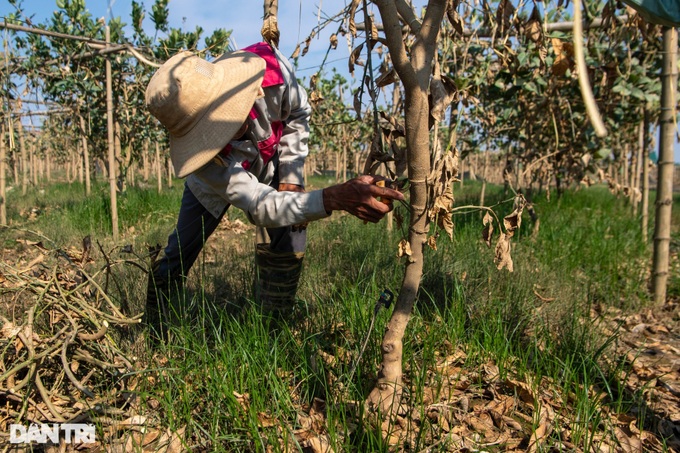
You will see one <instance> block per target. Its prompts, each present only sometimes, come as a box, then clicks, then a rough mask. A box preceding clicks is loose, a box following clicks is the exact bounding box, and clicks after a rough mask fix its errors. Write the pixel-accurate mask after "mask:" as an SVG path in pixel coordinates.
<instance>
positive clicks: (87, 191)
mask: <svg viewBox="0 0 680 453" xmlns="http://www.w3.org/2000/svg"><path fill="white" fill-rule="evenodd" d="M78 116H79V117H80V140H81V143H82V147H83V166H84V167H85V196H87V197H89V196H90V193H91V192H92V183H91V180H90V150H89V148H88V146H87V133H86V131H87V129H86V128H85V118H83V115H78Z"/></svg>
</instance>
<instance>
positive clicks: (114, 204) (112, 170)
mask: <svg viewBox="0 0 680 453" xmlns="http://www.w3.org/2000/svg"><path fill="white" fill-rule="evenodd" d="M110 39H111V38H110V29H109V26H108V25H107V26H106V42H107V43H108V42H109V40H110ZM107 46H108V44H107ZM109 58H110V57H107V58H106V126H107V130H108V149H109V194H110V198H111V231H112V234H113V240H114V241H117V240H118V196H117V193H116V156H115V150H114V143H113V142H114V130H113V127H114V126H113V92H112V91H113V90H112V87H111V60H109Z"/></svg>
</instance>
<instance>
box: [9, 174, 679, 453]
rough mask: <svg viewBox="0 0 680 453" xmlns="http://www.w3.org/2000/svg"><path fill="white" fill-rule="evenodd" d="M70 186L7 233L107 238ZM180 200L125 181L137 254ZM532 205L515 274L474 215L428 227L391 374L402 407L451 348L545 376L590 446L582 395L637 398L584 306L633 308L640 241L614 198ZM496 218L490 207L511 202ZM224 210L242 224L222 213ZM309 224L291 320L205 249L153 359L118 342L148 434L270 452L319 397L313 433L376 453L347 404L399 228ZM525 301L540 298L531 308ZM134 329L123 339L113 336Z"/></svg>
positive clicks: (71, 241) (129, 236) (626, 406)
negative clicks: (177, 431)
mask: <svg viewBox="0 0 680 453" xmlns="http://www.w3.org/2000/svg"><path fill="white" fill-rule="evenodd" d="M316 183H317V184H320V185H321V184H323V181H317V182H316ZM478 189H479V186H478V185H476V184H471V183H468V182H466V185H465V188H464V190H462V191H458V192H457V193H456V204H457V205H466V204H474V203H475V200H476V197H477V194H478ZM78 192H79V188H76V187H74V186H66V185H63V186H55V187H54V188H50V190H49V194H40V193H31V194H29V196H27V197H26V198H23V199H21V200H17V201H16V204H15V205H13V207H12V209H11V214H10V218H11V219H12V222H13V224H14V225H15V226H16V228H15V229H13V230H11V232H12V235H14V236H12V237H15V236H17V235H22V234H26V235H28V236H30V234H31V233H26V230H31V231H33V232H39V234H41V235H43V236H45V237H48V238H51V239H52V240H53V241H54V242H55V243H56V244H58V245H59V246H60V247H65V246H69V245H77V244H79V241H80V239H81V238H82V237H83V236H84V235H87V234H90V235H92V236H93V239H100V240H102V241H104V242H107V243H110V239H107V238H108V236H109V235H110V226H109V223H110V218H109V216H108V214H107V212H108V209H107V203H108V202H107V192H106V188H105V187H104V186H101V187H100V186H97V187H96V189H94V190H93V195H92V196H91V197H90V198H89V199H88V200H83V199H82V197H77V196H76V195H74V193H76V194H77V193H78ZM486 197H487V200H489V203H498V202H501V201H502V200H504V199H505V198H507V197H504V195H503V192H502V188H497V187H489V188H487V195H486ZM180 198H181V187H180V184H175V188H173V189H172V190H170V191H165V192H163V193H161V194H157V193H156V192H155V190H140V189H129V190H128V191H127V192H126V193H125V194H124V195H122V196H121V197H120V198H119V202H120V204H119V215H120V220H121V231H124V241H128V242H130V243H134V244H135V248H136V250H142V249H143V247H146V246H147V245H153V244H155V243H157V242H160V243H162V244H164V241H165V237H166V236H167V234H168V233H169V232H170V229H171V228H172V226H173V224H174V221H175V215H176V212H177V209H178V207H179V201H180ZM533 202H534V204H535V209H536V212H537V214H538V217H539V219H540V229H539V233H538V235H536V236H534V235H532V233H531V232H532V228H533V226H534V225H533V222H532V221H531V220H530V219H529V217H528V216H527V215H526V214H525V216H524V220H523V224H522V227H521V229H520V231H519V233H518V234H517V235H516V236H515V237H514V238H513V250H512V252H513V260H514V263H515V272H514V273H508V272H507V271H505V270H503V271H498V270H497V269H496V267H495V265H494V263H493V249H488V248H487V247H486V246H485V245H484V244H482V242H481V229H482V225H481V215H480V214H479V213H477V212H474V213H467V214H462V215H457V216H455V218H454V222H455V224H456V227H455V233H454V238H453V241H449V240H448V238H446V237H445V235H441V236H440V237H439V239H438V250H437V251H433V250H429V249H428V250H427V252H426V262H425V269H424V275H423V279H422V284H421V291H420V295H419V298H418V302H417V304H416V308H415V312H414V314H413V317H412V319H411V321H410V324H409V327H408V330H407V335H406V338H405V343H404V364H405V371H406V376H405V378H406V381H407V384H408V386H409V388H410V389H412V394H411V396H410V398H411V403H412V404H416V405H417V404H418V402H422V401H423V398H424V392H425V388H426V387H431V386H432V385H433V382H434V383H435V384H436V383H437V382H439V381H437V379H438V378H437V377H433V376H432V373H431V370H433V369H435V367H436V365H437V361H438V360H439V359H440V358H441V356H442V354H445V353H446V351H451V350H455V349H457V348H459V349H462V350H464V351H465V353H466V354H467V359H466V361H465V368H466V369H468V370H470V371H474V370H475V369H476V368H477V367H479V366H481V365H483V364H485V363H488V362H489V361H492V362H493V363H495V364H496V365H497V366H498V369H499V372H500V374H501V376H502V377H503V378H505V377H514V378H523V377H527V376H533V377H534V381H535V382H540V379H541V378H542V377H546V378H549V379H550V380H551V382H554V383H555V385H556V387H557V388H558V389H559V391H560V392H561V394H562V395H563V396H565V401H566V400H567V398H566V396H567V395H573V396H572V397H570V398H573V399H574V400H573V401H570V402H569V403H568V406H567V405H565V407H564V408H563V411H564V412H565V413H568V414H569V416H570V417H571V418H572V419H573V420H574V426H576V427H577V428H575V429H574V430H573V437H572V439H573V440H572V441H573V442H574V443H575V444H577V446H579V447H580V448H582V449H584V450H589V449H590V448H591V447H593V448H594V446H595V445H596V444H595V443H594V442H595V441H594V439H593V432H594V431H595V430H596V429H598V425H599V424H600V422H601V419H600V418H599V417H600V411H601V406H600V405H599V404H598V402H597V401H594V400H593V399H592V393H591V392H590V389H591V388H597V389H598V390H599V391H601V392H603V393H604V394H605V396H606V404H608V405H609V406H610V407H611V408H612V410H615V411H622V412H626V411H628V410H630V409H631V407H632V406H633V405H634V404H635V402H636V400H635V395H631V394H630V392H626V389H625V388H623V384H622V382H621V376H622V375H623V373H625V372H626V369H625V367H624V366H623V365H622V364H620V363H619V364H618V365H611V363H612V362H611V361H608V360H605V358H606V354H607V352H608V348H609V346H610V345H611V343H612V341H614V340H615V339H616V338H615V337H614V336H603V335H602V334H601V331H600V329H599V326H598V320H595V321H594V322H592V320H591V317H590V314H591V309H592V308H593V307H595V306H598V305H602V306H608V307H617V308H621V309H624V310H628V311H636V310H640V309H642V308H643V307H646V306H648V304H650V303H651V302H650V301H651V299H650V296H649V294H648V292H647V286H646V285H647V282H646V278H647V277H646V274H645V273H644V272H643V266H644V265H645V264H646V263H648V262H649V260H650V259H651V249H650V246H649V245H648V244H643V243H642V242H641V234H640V231H639V220H638V219H636V218H632V217H631V216H630V214H629V211H630V209H629V207H628V205H627V204H626V203H625V202H624V201H622V200H618V199H616V198H614V197H613V196H612V195H610V194H609V193H608V192H607V191H606V190H604V189H601V188H591V189H589V190H581V191H578V192H566V193H565V194H564V195H563V196H561V197H557V196H556V194H552V198H551V199H550V200H547V199H546V198H545V196H543V195H539V196H537V197H535V198H534V199H533ZM679 203H680V200H677V199H676V206H678V205H679ZM31 207H37V208H38V209H39V210H40V214H39V215H38V218H37V219H35V220H31V221H26V220H25V219H22V218H20V216H19V213H20V212H22V211H24V212H26V211H27V210H29V209H30V208H31ZM674 208H675V206H674ZM496 210H497V212H498V213H499V216H501V217H502V216H503V215H506V214H508V213H509V212H510V211H511V210H512V203H502V204H500V205H498V206H497V208H496ZM675 212H676V213H677V212H678V209H675ZM230 216H231V217H232V218H241V219H242V218H243V217H242V215H241V214H239V213H237V212H232V213H230ZM676 218H677V215H676ZM650 223H652V224H653V218H652V219H651V220H650ZM676 225H677V224H676ZM308 232H309V245H308V252H307V256H306V258H305V260H306V261H305V268H304V272H303V277H302V283H301V287H300V290H299V292H298V295H299V297H300V305H299V307H298V308H299V310H298V315H299V316H297V317H296V318H295V319H293V320H290V321H289V322H283V323H281V322H278V323H272V322H270V320H268V319H267V318H265V317H263V316H261V315H260V314H259V313H258V312H257V310H254V309H253V308H252V307H250V303H249V299H250V297H251V294H250V286H249V275H250V270H251V263H252V245H251V246H246V247H244V249H243V250H241V251H240V252H237V251H234V250H225V249H224V248H221V247H222V246H221V245H220V244H215V245H216V247H217V249H218V251H220V250H221V251H222V252H224V255H223V256H227V257H228V259H218V260H216V262H214V263H209V262H207V261H205V260H203V261H202V260H201V259H199V262H198V263H197V265H196V267H195V269H194V271H193V274H192V279H191V282H190V285H189V289H188V292H187V294H186V298H185V300H184V301H183V304H184V305H183V310H182V315H181V316H180V320H179V322H178V323H177V325H175V326H174V328H173V340H172V341H171V342H170V343H169V344H168V345H164V346H161V347H160V350H158V351H156V354H157V356H156V359H151V352H150V351H149V350H148V349H145V348H144V347H143V346H140V345H139V343H137V345H136V346H135V347H136V348H138V350H137V352H139V353H140V354H141V355H142V356H143V357H145V359H146V360H147V361H148V366H147V369H145V370H142V374H143V375H144V376H149V377H151V376H153V381H149V382H147V384H146V385H143V386H142V390H141V393H140V396H141V397H142V401H145V402H150V401H154V402H157V405H155V406H154V407H156V409H155V410H153V411H152V412H153V413H154V416H155V417H157V419H158V420H159V421H160V423H162V424H163V426H169V427H171V428H180V427H186V429H187V433H188V438H189V439H192V440H193V441H194V442H196V443H197V444H199V445H201V444H202V445H203V446H204V447H205V448H208V449H209V450H211V451H230V452H231V451H266V450H267V448H268V447H267V446H270V448H272V449H273V450H274V451H279V443H278V442H279V439H281V438H284V439H292V432H290V429H291V427H293V428H295V427H299V419H298V415H299V414H298V411H299V409H300V408H301V407H308V406H309V405H311V404H313V402H314V399H315V398H319V399H321V400H324V401H326V402H327V408H326V409H327V418H328V421H327V423H326V428H327V429H328V435H329V437H330V439H331V441H332V442H335V444H336V446H337V448H336V451H337V450H344V451H376V452H377V451H388V446H386V445H385V444H384V442H383V440H382V439H381V436H380V433H379V431H376V430H374V429H371V428H370V427H368V426H357V425H358V423H359V422H358V417H359V415H360V410H357V409H356V407H355V406H356V405H355V403H354V402H355V401H362V400H363V399H364V398H365V397H366V394H367V392H368V391H369V390H370V388H371V386H372V380H373V378H374V377H375V374H376V370H377V367H378V364H379V363H380V347H379V346H380V337H381V334H382V332H384V327H385V324H386V322H387V320H388V317H389V312H388V311H386V310H382V311H380V312H379V313H378V314H377V316H376V322H375V327H374V329H373V330H372V331H371V332H369V331H368V328H369V325H370V322H371V316H372V314H373V309H374V303H375V301H376V299H377V297H378V296H379V294H380V292H381V291H382V290H383V289H385V288H388V289H391V290H392V291H394V292H395V293H396V292H397V291H398V289H399V285H400V282H401V277H402V275H403V262H400V261H399V260H398V259H397V258H396V244H397V243H398V241H399V239H400V238H401V235H402V233H401V231H400V230H399V228H396V227H395V230H394V231H393V232H392V233H388V232H387V231H386V230H385V225H384V224H383V223H381V224H378V225H371V224H369V225H364V224H363V223H362V222H360V221H357V220H356V219H353V218H351V217H350V216H346V215H344V216H343V215H337V214H336V215H335V216H334V217H333V219H331V220H323V221H320V222H315V223H313V224H311V225H310V226H309V230H308ZM2 234H3V235H4V236H5V243H6V244H8V243H11V242H12V240H11V238H10V237H9V232H8V231H7V230H5V231H4V232H3V233H2ZM28 236H27V237H28ZM674 237H675V238H678V233H677V230H676V231H675V232H674ZM242 240H243V241H244V242H248V241H249V240H248V239H247V237H243V238H242ZM676 241H677V239H676ZM126 243H127V242H126ZM677 278H678V276H677V275H676V276H674V277H671V282H673V281H675V282H677ZM115 279H117V281H118V286H117V287H118V288H122V290H120V292H119V293H118V294H112V297H115V298H117V300H122V299H125V301H126V302H127V303H129V304H131V305H132V306H133V307H135V308H136V309H139V308H140V307H142V306H143V297H144V294H145V293H144V291H145V284H146V282H145V275H144V274H143V273H142V272H141V271H139V270H138V269H136V268H132V267H118V268H116V274H115ZM674 279H675V280H674ZM678 286H680V285H678ZM114 292H115V291H114ZM537 293H538V294H540V296H542V297H544V298H546V299H547V298H549V299H552V301H551V302H549V303H545V302H543V301H541V300H540V298H539V297H538V296H537ZM140 333H142V331H141V330H140V331H134V332H131V335H130V338H131V340H130V342H131V343H132V339H134V338H135V337H136V336H137V335H139V334H140ZM369 334H370V335H371V337H370V342H369V346H368V348H367V350H366V352H365V354H364V355H363V357H362V359H361V361H360V362H358V363H357V362H356V358H357V355H358V353H359V349H360V346H361V344H362V343H363V341H364V339H365V338H366V336H367V335H369ZM158 357H161V358H163V359H164V360H163V361H161V362H158ZM354 365H356V373H355V374H354V377H353V380H352V381H351V382H349V381H348V380H347V377H348V375H349V372H350V370H351V369H352V368H353V366H354ZM240 395H245V396H244V398H247V404H246V403H244V401H243V399H241V397H240ZM565 404H566V403H565ZM269 421H271V423H269ZM423 429H424V428H423ZM349 431H352V433H353V434H352V435H348V432H349ZM423 432H424V431H423ZM415 442H416V444H415V445H414V448H415V449H416V451H419V450H422V449H424V448H426V447H427V445H426V443H425V442H426V440H425V437H424V436H420V437H418V438H417V439H416V441H415Z"/></svg>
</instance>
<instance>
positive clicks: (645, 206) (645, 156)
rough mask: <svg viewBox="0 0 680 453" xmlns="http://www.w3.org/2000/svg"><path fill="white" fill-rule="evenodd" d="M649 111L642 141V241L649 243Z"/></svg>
mask: <svg viewBox="0 0 680 453" xmlns="http://www.w3.org/2000/svg"><path fill="white" fill-rule="evenodd" d="M649 123H650V121H649V110H647V109H645V112H644V121H643V130H642V134H643V139H642V218H641V222H642V226H641V229H642V240H643V241H644V242H645V243H647V241H648V240H649V238H648V237H647V236H648V234H647V230H648V228H649Z"/></svg>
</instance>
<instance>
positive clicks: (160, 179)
mask: <svg viewBox="0 0 680 453" xmlns="http://www.w3.org/2000/svg"><path fill="white" fill-rule="evenodd" d="M156 184H158V193H161V191H162V190H163V166H162V165H161V147H160V145H159V144H158V142H156Z"/></svg>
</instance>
